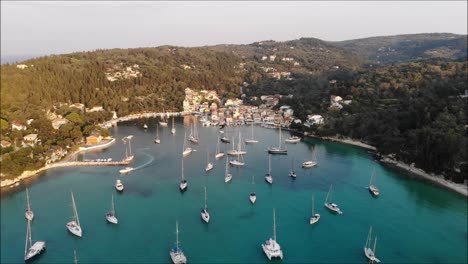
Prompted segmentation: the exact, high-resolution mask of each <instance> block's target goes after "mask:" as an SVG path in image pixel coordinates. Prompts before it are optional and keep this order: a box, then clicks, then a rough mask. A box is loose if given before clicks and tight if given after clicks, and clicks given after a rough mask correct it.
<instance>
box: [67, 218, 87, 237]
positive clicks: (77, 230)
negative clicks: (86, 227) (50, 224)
mask: <svg viewBox="0 0 468 264" xmlns="http://www.w3.org/2000/svg"><path fill="white" fill-rule="evenodd" d="M67 229H68V231H70V233H72V234H73V235H75V236H78V237H82V235H83V231H82V230H81V227H80V226H79V225H77V224H76V222H75V221H71V222H68V223H67Z"/></svg>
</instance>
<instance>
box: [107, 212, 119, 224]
mask: <svg viewBox="0 0 468 264" xmlns="http://www.w3.org/2000/svg"><path fill="white" fill-rule="evenodd" d="M106 220H107V222H109V223H111V224H115V225H116V224H118V223H119V220H118V219H117V217H115V215H112V214H111V213H107V214H106Z"/></svg>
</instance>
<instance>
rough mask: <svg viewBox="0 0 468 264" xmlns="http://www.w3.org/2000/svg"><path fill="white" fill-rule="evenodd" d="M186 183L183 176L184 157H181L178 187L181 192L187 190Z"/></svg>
mask: <svg viewBox="0 0 468 264" xmlns="http://www.w3.org/2000/svg"><path fill="white" fill-rule="evenodd" d="M187 187H188V183H187V180H186V179H185V176H184V159H182V176H181V179H180V184H179V189H180V191H181V192H185V191H186V190H187Z"/></svg>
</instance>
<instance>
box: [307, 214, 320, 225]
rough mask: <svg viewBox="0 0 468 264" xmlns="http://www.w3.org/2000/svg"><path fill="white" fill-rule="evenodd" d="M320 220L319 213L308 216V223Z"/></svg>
mask: <svg viewBox="0 0 468 264" xmlns="http://www.w3.org/2000/svg"><path fill="white" fill-rule="evenodd" d="M319 220H320V215H319V214H314V215H313V216H312V217H311V218H310V221H309V222H310V224H311V225H313V224H315V223H317V222H318V221H319Z"/></svg>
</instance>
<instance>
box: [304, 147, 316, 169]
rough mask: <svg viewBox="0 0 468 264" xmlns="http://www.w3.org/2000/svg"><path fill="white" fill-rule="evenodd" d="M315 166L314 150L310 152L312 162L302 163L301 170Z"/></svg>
mask: <svg viewBox="0 0 468 264" xmlns="http://www.w3.org/2000/svg"><path fill="white" fill-rule="evenodd" d="M315 166H317V154H316V153H315V148H314V150H313V151H312V160H309V161H306V162H304V163H302V168H312V167H315Z"/></svg>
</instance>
